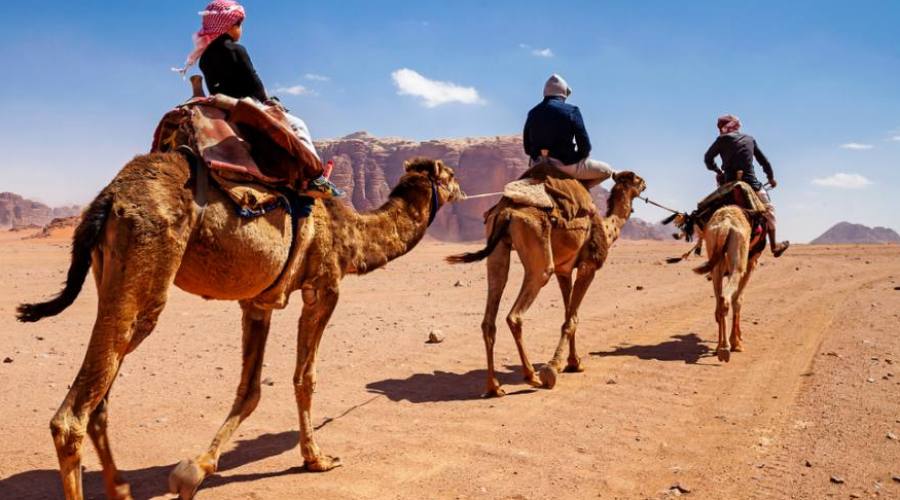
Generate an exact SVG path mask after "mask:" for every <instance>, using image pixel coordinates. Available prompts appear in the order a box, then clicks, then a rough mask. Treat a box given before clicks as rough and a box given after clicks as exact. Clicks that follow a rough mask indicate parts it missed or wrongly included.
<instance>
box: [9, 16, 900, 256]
mask: <svg viewBox="0 0 900 500" xmlns="http://www.w3.org/2000/svg"><path fill="white" fill-rule="evenodd" d="M244 5H245V6H246V8H247V11H248V18H247V21H246V23H245V31H244V39H243V40H242V43H244V44H245V45H246V46H247V47H248V49H249V51H250V54H251V56H252V58H253V60H254V63H255V65H256V67H257V70H258V71H259V73H260V75H261V76H262V78H263V81H264V82H265V83H266V85H267V87H268V89H269V90H270V92H273V91H274V90H275V89H279V88H280V89H288V90H292V91H293V94H292V93H288V92H287V91H286V90H282V91H281V92H275V93H279V94H280V95H281V97H282V98H283V100H284V102H285V103H286V104H287V106H288V107H290V108H291V109H292V111H294V112H295V113H296V114H298V115H299V116H301V117H303V118H304V119H306V121H307V122H308V123H309V124H310V126H311V129H312V132H313V134H314V135H315V136H316V137H322V138H325V137H338V136H342V135H345V134H348V133H350V132H354V131H357V130H366V131H369V132H370V133H372V134H375V135H391V136H402V137H410V138H416V139H432V138H442V137H459V136H479V135H502V134H517V133H520V131H521V126H522V122H523V120H524V115H525V113H526V112H527V110H528V109H529V108H530V107H531V106H533V105H534V104H535V103H536V102H537V101H538V100H539V99H540V91H541V87H542V84H543V82H544V80H545V79H546V77H547V76H548V75H549V74H550V73H552V72H559V73H560V74H562V75H563V76H564V77H565V78H566V79H568V81H569V83H570V84H571V85H572V87H573V88H574V93H573V95H572V98H571V102H573V103H575V104H577V105H578V106H580V107H581V109H582V113H583V115H584V117H585V121H586V123H587V126H588V130H589V131H590V133H591V137H592V141H593V143H594V152H593V156H594V157H596V158H599V159H602V160H606V161H608V162H610V163H612V164H613V165H614V166H615V167H617V168H621V169H625V168H627V169H633V170H635V171H637V172H639V173H640V174H641V175H643V176H644V177H645V178H646V179H647V181H648V184H649V186H650V187H649V191H648V194H649V195H650V196H651V197H653V198H655V199H657V200H659V201H662V202H664V203H667V204H671V205H675V206H679V207H690V206H692V205H693V203H695V202H696V200H697V199H698V198H700V197H702V195H703V194H705V193H706V192H707V191H708V190H709V188H710V186H711V183H712V178H711V176H710V174H708V173H707V172H706V170H705V169H704V167H703V164H702V155H703V152H704V151H705V150H706V147H707V146H708V145H709V143H711V142H712V140H713V139H714V138H715V133H716V131H715V118H716V116H718V115H719V114H722V113H726V112H730V113H734V114H737V115H739V116H740V117H741V118H742V120H743V122H744V125H745V131H747V132H748V133H750V134H752V135H754V136H755V137H756V138H757V140H758V141H759V143H760V145H761V146H762V148H763V149H764V151H765V152H766V154H767V155H768V156H769V158H770V159H771V160H772V162H773V164H774V167H775V171H776V177H777V178H778V180H779V182H780V183H781V186H779V188H778V189H777V190H776V191H775V192H774V193H773V198H774V201H775V203H776V205H777V206H778V213H779V220H780V227H781V229H782V234H783V235H784V236H786V237H790V238H792V239H794V240H798V241H805V240H808V239H810V238H813V237H815V236H817V235H818V234H819V233H821V232H822V231H824V230H825V229H827V228H828V227H829V226H831V225H832V224H833V223H835V222H837V221H839V220H850V221H853V222H862V223H865V224H868V225H886V226H891V227H893V228H895V229H898V230H900V30H898V29H897V25H900V2H896V1H888V0H884V1H874V0H873V1H864V2H830V1H818V2H811V1H809V2H808V1H792V2H783V1H782V2H768V1H757V2H741V3H737V2H721V1H715V2H707V1H703V2H700V1H696V2H687V1H685V2H672V1H665V0H661V1H644V2H628V1H624V0H623V1H616V2H601V1H570V2H566V3H564V4H552V3H548V2H537V1H526V0H517V1H499V0H497V1H465V0H457V1H453V2H450V1H446V2H437V1H435V2H422V1H341V2H322V1H319V2H297V1H290V2H288V1H275V0H246V1H245V2H244ZM203 6H204V2H192V1H185V0H177V1H176V0H156V1H154V2H137V1H131V2H108V1H102V2H101V1H98V0H83V1H80V2H53V1H45V2H41V3H40V4H39V5H28V6H26V5H24V2H15V3H12V2H10V5H6V6H4V25H3V29H4V33H3V35H2V37H0V60H2V61H3V65H4V71H3V78H0V114H2V116H3V117H5V118H6V119H4V120H3V121H2V122H0V173H2V175H0V179H2V180H0V191H5V190H9V191H14V192H17V193H20V194H23V195H25V196H28V197H32V198H35V199H39V200H42V201H45V202H47V203H51V204H62V203H85V202H86V201H88V200H89V199H90V198H91V197H92V196H93V195H94V194H95V193H96V192H97V191H98V190H99V188H100V187H101V186H102V185H103V184H105V183H106V182H108V180H109V179H111V178H112V176H113V175H115V173H116V171H117V170H118V169H119V168H120V167H121V165H122V164H123V163H124V162H125V161H127V160H128V159H129V158H131V157H132V156H133V155H135V154H138V153H142V152H144V151H146V150H147V148H148V147H149V143H150V137H151V134H152V131H153V127H154V125H155V124H156V121H157V120H158V118H159V117H160V116H161V115H162V113H164V112H165V111H166V110H167V109H168V108H170V107H171V106H172V105H174V104H176V103H178V102H180V101H181V100H183V99H184V98H185V97H187V95H188V93H189V89H188V85H187V84H186V83H185V82H182V80H181V79H180V78H179V77H178V76H177V75H175V74H174V73H172V72H170V71H169V68H171V67H172V66H180V65H181V63H182V61H183V60H184V57H185V55H186V54H187V52H188V51H189V50H190V35H191V33H192V32H193V31H195V30H196V29H197V27H198V25H199V16H198V15H197V12H198V11H199V10H201V9H202V8H203ZM399 70H411V71H403V72H400V73H397V72H398V71H399ZM392 75H398V78H399V80H398V79H397V78H394V77H392ZM322 77H324V78H322ZM433 82H446V83H450V84H452V85H448V86H443V87H441V86H440V85H438V84H434V83H433ZM401 85H402V86H401ZM298 86H299V87H298ZM301 87H302V89H301ZM404 90H405V93H404ZM295 94H296V95H295ZM444 101H449V102H444ZM838 174H843V175H838ZM638 215H640V216H642V217H645V218H648V219H659V218H661V217H662V216H663V215H664V214H662V213H660V212H659V211H657V210H655V209H652V208H649V207H648V208H645V207H640V208H639V211H638Z"/></svg>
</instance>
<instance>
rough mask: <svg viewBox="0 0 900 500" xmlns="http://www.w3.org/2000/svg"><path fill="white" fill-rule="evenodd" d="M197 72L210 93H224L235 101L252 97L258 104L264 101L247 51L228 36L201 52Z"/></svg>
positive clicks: (217, 39) (225, 35)
mask: <svg viewBox="0 0 900 500" xmlns="http://www.w3.org/2000/svg"><path fill="white" fill-rule="evenodd" d="M200 71H202V72H203V76H204V77H205V78H206V87H207V88H208V89H209V93H210V94H224V95H227V96H230V97H234V98H235V99H243V98H244V97H252V98H254V99H256V100H257V101H259V102H265V101H266V100H267V99H268V96H267V95H266V89H265V87H263V84H262V81H260V79H259V76H258V75H257V74H256V71H255V70H254V68H253V64H252V63H251V62H250V57H249V56H248V54H247V49H245V48H244V47H243V46H242V45H241V44H239V43H237V42H236V41H235V40H234V39H233V38H232V37H231V35H229V34H228V33H226V34H224V35H222V36H220V37H219V38H216V39H215V40H214V41H213V42H212V43H210V44H209V47H207V48H206V50H205V51H203V55H202V56H200Z"/></svg>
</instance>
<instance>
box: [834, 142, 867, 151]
mask: <svg viewBox="0 0 900 500" xmlns="http://www.w3.org/2000/svg"><path fill="white" fill-rule="evenodd" d="M873 147H874V146H872V145H871V144H860V143H858V142H848V143H847V144H841V149H852V150H854V151H862V150H866V149H872V148H873Z"/></svg>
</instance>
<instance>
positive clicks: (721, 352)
mask: <svg viewBox="0 0 900 500" xmlns="http://www.w3.org/2000/svg"><path fill="white" fill-rule="evenodd" d="M716 355H717V356H718V357H719V361H723V362H725V363H727V362H729V361H731V352H729V351H728V348H725V347H722V348H719V349H716Z"/></svg>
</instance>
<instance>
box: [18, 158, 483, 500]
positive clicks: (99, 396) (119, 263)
mask: <svg viewBox="0 0 900 500" xmlns="http://www.w3.org/2000/svg"><path fill="white" fill-rule="evenodd" d="M405 167H406V171H405V174H404V175H403V176H402V177H401V178H400V180H399V183H398V184H397V186H396V187H395V188H394V189H393V191H392V192H391V194H390V197H389V199H388V200H387V201H386V202H385V204H384V205H382V206H381V207H380V208H378V209H376V210H373V211H371V212H368V213H362V214H359V213H356V212H355V211H353V210H352V209H351V208H349V207H347V206H345V205H344V204H343V203H342V202H341V201H339V200H324V201H323V200H318V201H316V202H315V204H314V205H313V207H312V213H311V214H310V216H309V217H307V218H305V219H302V220H299V221H298V222H297V225H296V231H294V226H293V224H292V221H291V217H290V216H289V215H288V214H286V213H285V211H284V210H275V211H272V212H269V213H268V214H266V215H264V216H262V217H259V218H256V219H244V218H240V217H238V215H236V210H235V206H234V204H233V203H232V201H231V200H230V199H228V198H226V197H225V194H224V193H222V192H221V191H219V190H218V189H210V190H209V191H208V193H207V196H206V198H207V199H208V201H207V202H206V203H205V204H204V206H203V207H201V206H199V205H198V204H196V203H194V201H195V194H194V191H193V187H194V185H195V184H196V182H197V181H196V179H195V177H196V176H194V175H192V174H191V168H190V166H189V163H188V161H187V160H186V159H185V158H184V157H182V156H181V155H179V154H175V153H151V154H148V155H142V156H138V157H135V158H134V159H133V160H132V161H131V162H129V163H128V164H126V165H125V167H124V168H123V169H122V170H121V171H120V172H119V173H118V175H117V176H116V177H115V179H113V181H112V182H111V183H110V184H109V185H108V186H106V188H104V189H103V190H102V192H101V193H100V194H99V195H98V196H97V198H96V199H94V200H93V202H92V203H91V204H90V206H89V207H88V208H87V210H86V212H85V213H84V215H83V219H82V222H81V223H80V225H79V226H78V228H77V229H76V231H75V235H74V240H73V246H72V261H71V266H70V268H69V271H68V276H67V279H66V283H65V288H64V289H63V290H62V292H60V293H59V295H57V296H56V297H55V298H53V299H52V300H49V301H47V302H43V303H37V304H23V305H21V306H20V307H19V309H18V315H19V319H20V320H21V321H38V320H40V319H41V318H44V317H47V316H53V315H55V314H58V313H60V312H62V311H63V310H64V309H65V308H66V307H68V306H69V305H70V304H71V303H72V302H73V301H74V300H75V298H76V297H77V295H78V293H79V291H80V290H81V287H82V284H83V282H84V280H85V278H86V276H87V273H88V270H89V269H90V268H93V274H94V279H95V280H96V284H97V293H98V298H99V303H98V307H97V319H96V322H95V323H94V328H93V333H92V334H91V338H90V342H89V344H88V348H87V354H86V355H85V358H84V362H83V364H82V366H81V369H80V370H79V372H78V375H77V376H76V378H75V381H74V382H73V383H72V385H71V388H70V389H69V392H68V394H67V395H66V397H65V400H64V401H63V403H62V405H61V406H60V408H59V410H58V411H57V412H56V414H55V416H54V417H53V419H52V420H51V421H50V428H51V431H52V435H53V441H54V444H55V445H56V451H57V455H58V458H59V467H60V475H61V478H62V483H63V490H64V493H65V497H66V498H67V499H70V500H71V499H81V498H83V492H82V480H81V454H82V449H81V448H82V443H83V440H84V437H85V434H87V435H89V436H90V438H91V440H92V441H93V443H94V446H95V448H96V450H97V453H98V454H99V456H100V461H101V462H102V466H103V479H104V485H105V489H106V494H107V496H108V497H109V498H115V499H124V498H131V493H130V488H129V485H128V483H127V482H126V481H125V480H124V479H123V478H122V477H121V476H120V474H119V472H118V470H117V469H116V465H115V463H114V461H113V457H112V454H111V451H110V444H109V439H108V437H107V431H106V429H107V419H108V416H107V406H108V402H109V390H110V387H111V386H112V384H113V381H114V380H115V378H116V374H117V373H118V371H119V369H120V368H121V366H122V362H123V360H124V358H125V355H126V354H128V353H130V352H132V351H134V350H135V349H136V348H137V347H138V345H139V344H140V343H141V341H142V340H144V339H145V338H146V337H147V336H148V335H149V334H150V333H151V331H152V330H153V328H154V326H155V325H156V321H157V317H158V316H159V314H160V312H162V310H163V307H164V306H165V304H166V298H167V293H168V289H169V286H170V285H171V284H173V283H174V284H175V285H176V286H178V287H179V288H181V289H182V290H185V291H186V292H189V293H192V294H196V295H201V296H203V297H205V298H207V299H219V300H237V301H239V303H240V306H241V309H242V311H243V319H242V325H243V343H242V346H243V349H242V350H243V353H242V357H243V367H242V372H241V380H240V384H239V385H238V388H237V395H236V397H235V400H234V404H233V406H232V408H231V411H230V412H229V414H228V416H227V418H226V419H225V422H224V423H223V424H222V426H221V427H220V428H219V430H218V432H217V433H216V435H215V438H214V439H213V440H212V443H211V444H210V446H209V448H208V449H207V450H206V452H205V453H203V454H201V455H199V456H198V457H196V458H194V459H190V460H184V461H182V462H181V463H179V464H178V465H177V466H176V467H175V469H174V470H173V471H172V473H171V474H170V476H169V485H170V489H171V490H172V492H173V493H178V494H180V495H181V497H182V498H191V497H192V496H193V495H194V494H195V492H196V491H197V488H198V487H199V486H200V483H201V482H202V481H203V479H204V478H206V477H207V476H209V475H210V474H213V473H214V472H215V471H216V468H217V464H218V460H219V455H220V453H221V451H222V447H223V446H224V445H225V444H226V443H227V442H228V440H229V439H230V438H231V436H232V434H233V433H234V432H235V430H236V429H237V428H238V425H239V424H240V423H241V421H243V420H244V419H246V418H247V417H248V416H250V414H251V413H252V412H253V410H254V409H255V408H256V405H257V403H258V402H259V399H260V373H261V371H262V366H263V353H264V349H265V344H266V337H267V335H268V332H269V325H270V320H271V317H272V309H273V306H272V303H271V302H265V301H263V302H261V301H260V300H261V299H260V297H263V295H264V293H265V292H266V291H267V289H269V287H270V285H272V284H273V283H275V282H276V280H278V279H279V277H280V276H282V275H283V273H284V272H286V271H287V270H286V266H289V265H290V268H291V270H292V273H291V278H290V280H289V281H288V282H287V284H286V287H285V288H284V294H283V299H284V300H283V301H282V302H281V303H278V304H276V305H275V307H276V308H280V307H284V306H285V305H286V303H287V300H286V299H287V296H288V295H289V294H290V292H293V291H296V290H301V296H302V299H303V310H302V314H301V317H300V322H299V332H298V337H297V365H296V371H295V372H294V377H293V382H294V393H295V396H296V403H297V407H298V411H299V420H300V443H299V444H300V451H301V453H302V456H303V460H304V465H305V468H306V470H308V471H316V472H321V471H327V470H330V469H332V468H334V467H337V466H339V465H340V460H339V459H338V458H336V457H332V456H329V455H326V454H324V453H323V452H322V451H321V450H320V449H319V447H318V446H317V445H316V442H315V440H314V439H313V426H312V419H311V416H310V412H311V405H312V395H313V391H314V390H315V386H316V353H317V350H318V347H319V341H320V340H321V338H322V333H323V330H324V329H325V326H326V324H327V323H328V320H329V318H330V317H331V314H332V311H334V308H335V305H336V304H337V301H338V293H339V283H340V281H341V278H342V277H343V276H345V275H347V274H364V273H367V272H369V271H372V270H375V269H377V268H379V267H381V266H384V265H385V264H387V263H388V262H389V261H391V260H393V259H396V258H397V257H400V256H402V255H404V254H405V253H407V252H409V251H410V250H411V249H412V248H413V247H414V246H415V245H416V244H417V243H418V242H419V241H420V240H421V239H422V237H423V236H424V235H425V231H426V229H427V228H428V225H429V224H430V222H431V220H432V219H433V218H434V215H435V213H436V212H437V210H438V209H439V208H440V206H442V205H443V204H445V203H447V202H452V201H456V200H459V199H462V198H463V197H464V196H465V195H464V194H463V192H462V190H461V189H460V187H459V184H458V183H457V181H456V179H455V178H454V172H453V169H451V168H450V167H448V166H446V165H444V164H443V163H441V162H440V161H433V160H428V159H424V158H418V159H413V160H410V161H408V162H407V163H406V165H405ZM292 256H294V257H293V258H292Z"/></svg>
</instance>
